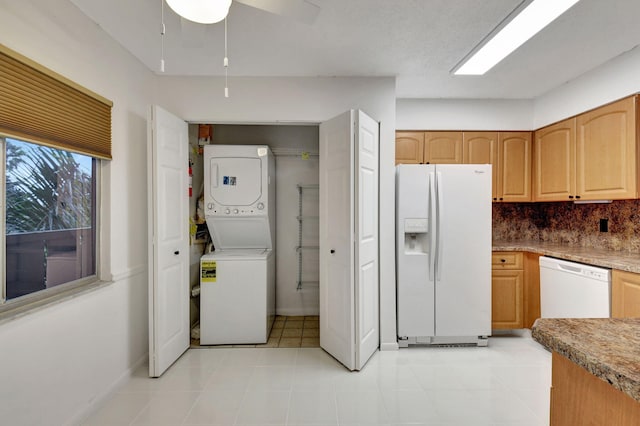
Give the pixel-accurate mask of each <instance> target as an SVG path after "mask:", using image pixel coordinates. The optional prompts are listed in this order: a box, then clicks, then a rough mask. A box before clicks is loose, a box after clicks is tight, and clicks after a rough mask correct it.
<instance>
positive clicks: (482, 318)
mask: <svg viewBox="0 0 640 426" xmlns="http://www.w3.org/2000/svg"><path fill="white" fill-rule="evenodd" d="M491 184H492V177H491V165H484V164H483V165H471V164H464V165H457V164H456V165H452V164H446V165H440V164H438V165H417V164H416V165H413V164H408V165H399V166H397V167H396V257H397V259H396V260H397V287H398V288H397V290H398V341H399V344H400V346H401V347H407V346H408V345H410V344H445V345H446V344H475V345H478V346H486V345H487V342H488V336H489V335H490V334H491Z"/></svg>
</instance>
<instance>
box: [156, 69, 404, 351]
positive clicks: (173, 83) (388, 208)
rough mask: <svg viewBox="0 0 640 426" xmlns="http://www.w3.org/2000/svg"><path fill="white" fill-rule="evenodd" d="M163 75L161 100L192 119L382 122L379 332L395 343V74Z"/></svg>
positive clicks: (385, 345)
mask: <svg viewBox="0 0 640 426" xmlns="http://www.w3.org/2000/svg"><path fill="white" fill-rule="evenodd" d="M229 87H230V97H229V98H228V99H225V98H224V97H223V96H222V94H223V93H224V92H223V88H224V79H223V78H209V77H199V78H196V77H189V78H184V77H162V78H160V79H159V81H158V90H157V91H158V96H159V97H160V99H159V103H160V105H163V106H164V107H166V108H167V109H168V110H169V111H172V112H173V113H174V114H176V115H178V116H180V117H182V118H184V119H185V120H187V121H190V122H193V123H201V122H216V123H278V122H296V123H320V122H322V121H325V120H328V119H330V118H332V117H334V116H336V115H338V114H340V113H342V112H344V111H346V110H348V109H362V110H363V111H365V112H366V113H367V114H369V115H370V116H371V117H373V118H374V119H375V120H377V121H379V122H380V205H381V206H382V207H381V211H380V244H381V251H380V326H381V327H380V329H381V330H380V335H381V336H380V337H381V347H382V348H383V349H391V348H397V338H396V294H395V293H396V291H395V242H394V240H395V232H394V221H395V214H394V204H395V195H394V186H395V173H394V171H395V166H394V158H395V129H396V113H395V107H396V105H395V79H394V78H364V77H363V78H356V77H353V78H347V77H344V78H338V77H336V78H231V79H230V80H229Z"/></svg>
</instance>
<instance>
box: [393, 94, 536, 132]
mask: <svg viewBox="0 0 640 426" xmlns="http://www.w3.org/2000/svg"><path fill="white" fill-rule="evenodd" d="M396 108H397V109H396V115H397V117H396V128H397V129H398V130H531V128H532V127H531V126H532V123H533V101H530V100H510V99H398V100H397V102H396Z"/></svg>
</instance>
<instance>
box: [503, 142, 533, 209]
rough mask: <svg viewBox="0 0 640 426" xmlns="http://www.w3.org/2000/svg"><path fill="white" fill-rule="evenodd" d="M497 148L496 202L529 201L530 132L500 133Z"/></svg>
mask: <svg viewBox="0 0 640 426" xmlns="http://www.w3.org/2000/svg"><path fill="white" fill-rule="evenodd" d="M498 148H499V152H498V164H499V166H498V171H499V174H498V191H497V196H498V201H512V202H519V201H531V132H500V133H499V134H498Z"/></svg>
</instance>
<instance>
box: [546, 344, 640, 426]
mask: <svg viewBox="0 0 640 426" xmlns="http://www.w3.org/2000/svg"><path fill="white" fill-rule="evenodd" d="M551 360H552V361H551V370H552V372H551V422H550V424H551V426H579V425H612V426H613V425H615V426H636V425H640V402H638V401H636V400H634V399H633V398H631V397H630V396H629V395H627V394H625V393H623V392H621V391H619V390H618V389H616V388H614V387H613V386H611V385H610V384H608V383H607V382H605V381H604V380H600V379H599V378H597V377H596V376H594V375H593V374H591V373H589V372H588V371H587V370H585V369H584V368H582V367H580V366H578V365H577V364H574V363H573V362H571V361H570V360H569V359H567V358H565V357H564V356H562V355H560V354H558V353H557V352H553V354H552V356H551Z"/></svg>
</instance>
